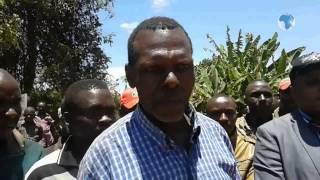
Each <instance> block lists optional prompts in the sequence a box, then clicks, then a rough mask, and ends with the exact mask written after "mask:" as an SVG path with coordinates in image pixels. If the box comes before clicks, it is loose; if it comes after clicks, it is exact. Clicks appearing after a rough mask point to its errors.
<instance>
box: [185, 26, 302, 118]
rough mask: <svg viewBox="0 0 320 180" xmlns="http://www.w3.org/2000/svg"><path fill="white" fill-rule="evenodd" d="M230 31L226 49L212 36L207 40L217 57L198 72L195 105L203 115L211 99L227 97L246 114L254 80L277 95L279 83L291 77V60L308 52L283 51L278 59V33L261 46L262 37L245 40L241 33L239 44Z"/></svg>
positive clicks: (249, 35)
mask: <svg viewBox="0 0 320 180" xmlns="http://www.w3.org/2000/svg"><path fill="white" fill-rule="evenodd" d="M229 31H230V29H229V27H227V40H226V46H223V45H218V44H217V43H216V42H215V41H214V39H213V38H212V37H211V36H209V35H208V36H207V38H208V39H209V41H210V43H211V44H212V45H213V47H214V49H215V52H216V54H213V56H212V58H211V59H205V60H203V61H202V62H201V63H200V64H199V65H197V66H196V68H195V71H196V83H195V88H194V91H193V95H192V98H191V101H192V103H193V104H194V105H195V107H196V108H197V109H198V110H200V111H204V110H205V106H206V102H207V100H208V99H209V98H210V97H213V96H214V95H217V94H220V93H224V94H227V95H230V96H232V97H233V98H235V100H236V102H237V104H238V106H239V111H240V113H243V112H244V110H245V103H244V97H243V94H244V91H245V88H246V87H247V85H248V84H249V83H250V82H252V81H253V80H257V79H263V80H265V81H267V82H269V84H270V85H271V87H272V88H273V90H274V91H276V89H277V83H278V82H279V80H280V79H282V78H284V77H286V76H288V73H289V69H290V62H291V60H292V59H294V58H296V57H298V56H299V55H300V54H301V53H302V51H304V49H305V48H304V47H299V48H297V49H294V50H292V51H289V52H286V51H285V50H284V49H283V50H282V51H281V55H280V57H279V58H278V59H275V57H274V54H275V52H276V50H277V49H278V47H279V46H280V42H278V40H277V38H278V35H277V33H274V35H273V36H272V37H271V38H270V39H268V40H266V41H265V42H263V43H261V44H259V41H260V36H257V37H255V36H254V35H253V34H251V33H247V34H246V35H245V37H243V35H242V31H241V30H240V31H239V33H238V38H237V41H236V42H233V41H232V40H231V37H230V33H229ZM244 41H245V42H244ZM269 62H272V63H271V66H268V63H269Z"/></svg>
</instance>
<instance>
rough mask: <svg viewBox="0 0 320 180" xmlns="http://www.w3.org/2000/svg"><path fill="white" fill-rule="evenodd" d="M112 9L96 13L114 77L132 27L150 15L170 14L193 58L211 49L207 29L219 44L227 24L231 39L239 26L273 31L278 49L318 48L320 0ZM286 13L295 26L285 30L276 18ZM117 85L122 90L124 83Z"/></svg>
mask: <svg viewBox="0 0 320 180" xmlns="http://www.w3.org/2000/svg"><path fill="white" fill-rule="evenodd" d="M112 11H113V14H114V17H113V18H111V19H109V18H107V17H106V12H101V13H100V18H101V21H102V23H103V26H102V33H103V35H106V34H109V33H114V34H115V36H114V38H113V41H114V42H113V44H112V46H109V45H103V46H102V47H103V50H104V51H105V53H106V54H107V55H108V56H110V57H111V61H112V63H111V64H110V68H109V69H108V71H109V73H111V74H112V75H113V76H114V77H115V78H119V77H120V76H122V75H124V71H123V69H124V65H125V63H126V62H127V49H126V48H127V39H128V37H129V35H130V32H131V30H132V29H133V28H134V27H135V26H136V25H137V24H138V23H139V22H141V21H142V20H144V19H146V18H149V17H152V16H168V17H172V18H174V19H176V20H177V21H178V22H179V23H180V24H181V25H182V26H184V28H185V29H186V31H187V32H188V33H189V36H190V37H191V40H192V42H193V48H194V56H193V57H194V60H195V62H199V61H200V60H202V59H204V58H206V57H210V56H211V55H212V54H211V53H209V52H205V51H204V48H211V45H210V44H209V43H208V40H207V39H206V34H210V35H211V36H212V37H213V38H214V40H215V41H216V42H217V43H219V44H224V43H225V39H226V27H227V26H229V27H230V29H231V34H232V37H233V39H236V37H237V35H236V34H237V33H238V31H239V29H242V31H243V32H244V33H246V32H251V33H253V34H254V35H261V37H262V38H261V41H264V40H266V39H267V38H270V37H271V36H272V34H273V33H274V32H278V34H279V41H280V43H281V44H280V48H279V50H281V49H283V48H284V49H286V50H291V49H293V48H296V47H299V46H306V47H307V50H306V51H305V52H312V51H320V0H268V1H257V0H243V1H239V0H222V1H221V0H220V1H214V0H199V1H187V0H136V1H131V0H115V2H114V8H112ZM286 13H288V14H292V15H293V16H294V17H295V20H296V23H295V27H293V28H292V29H291V30H289V31H283V30H281V29H280V28H279V27H278V23H277V21H278V19H279V17H280V16H281V15H282V14H286ZM118 89H119V90H122V89H123V86H121V87H119V88H118Z"/></svg>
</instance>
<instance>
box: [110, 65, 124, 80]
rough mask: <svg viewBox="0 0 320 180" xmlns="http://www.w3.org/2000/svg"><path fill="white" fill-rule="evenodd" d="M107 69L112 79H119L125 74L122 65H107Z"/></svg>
mask: <svg viewBox="0 0 320 180" xmlns="http://www.w3.org/2000/svg"><path fill="white" fill-rule="evenodd" d="M107 71H108V73H109V74H110V75H111V76H112V78H114V79H119V78H122V77H124V76H125V75H126V73H125V71H124V67H109V68H108V69H107Z"/></svg>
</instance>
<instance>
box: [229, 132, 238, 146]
mask: <svg viewBox="0 0 320 180" xmlns="http://www.w3.org/2000/svg"><path fill="white" fill-rule="evenodd" d="M228 136H229V139H230V142H231V145H232V147H233V150H235V148H236V144H237V129H236V128H234V130H233V131H232V132H231V133H230V134H228Z"/></svg>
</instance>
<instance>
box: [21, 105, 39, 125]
mask: <svg viewBox="0 0 320 180" xmlns="http://www.w3.org/2000/svg"><path fill="white" fill-rule="evenodd" d="M23 115H24V119H25V120H26V121H28V122H32V121H33V119H34V117H35V116H36V112H35V110H34V109H28V108H27V109H26V110H25V111H24V113H23Z"/></svg>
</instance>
